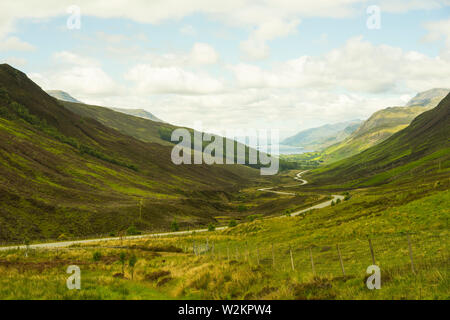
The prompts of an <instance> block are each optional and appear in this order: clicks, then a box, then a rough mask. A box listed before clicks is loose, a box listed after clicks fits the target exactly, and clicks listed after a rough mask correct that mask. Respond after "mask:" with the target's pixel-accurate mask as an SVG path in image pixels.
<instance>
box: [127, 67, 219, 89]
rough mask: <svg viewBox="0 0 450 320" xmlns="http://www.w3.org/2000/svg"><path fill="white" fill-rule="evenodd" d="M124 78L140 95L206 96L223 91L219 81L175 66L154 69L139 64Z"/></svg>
mask: <svg viewBox="0 0 450 320" xmlns="http://www.w3.org/2000/svg"><path fill="white" fill-rule="evenodd" d="M124 77H125V79H126V80H129V81H132V82H134V84H135V86H136V89H137V91H138V92H140V93H141V94H142V93H175V94H206V93H211V92H218V91H221V90H223V84H222V82H221V81H219V80H217V79H215V78H213V77H210V76H209V75H207V74H205V73H198V72H196V73H194V72H190V71H186V70H184V69H183V68H180V67H177V66H171V67H155V66H152V65H148V64H141V65H137V66H135V67H133V68H131V69H130V70H129V71H128V72H127V73H126V74H125V76H124Z"/></svg>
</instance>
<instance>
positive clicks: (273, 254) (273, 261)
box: [272, 243, 275, 268]
mask: <svg viewBox="0 0 450 320" xmlns="http://www.w3.org/2000/svg"><path fill="white" fill-rule="evenodd" d="M272 267H274V268H275V252H274V250H273V243H272Z"/></svg>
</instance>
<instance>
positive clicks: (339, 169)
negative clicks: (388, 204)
mask: <svg viewBox="0 0 450 320" xmlns="http://www.w3.org/2000/svg"><path fill="white" fill-rule="evenodd" d="M449 155H450V94H448V95H447V96H446V97H445V98H444V99H442V101H441V102H439V104H438V105H437V106H436V107H435V108H432V109H430V110H428V111H425V112H423V113H421V114H420V115H419V116H417V117H416V118H415V119H414V120H413V121H412V122H411V124H410V125H409V126H407V127H406V128H404V129H402V130H400V131H398V132H396V133H395V134H393V135H391V136H390V137H389V138H387V139H386V140H384V141H383V142H381V143H379V144H377V145H376V146H373V147H370V148H368V149H367V150H364V151H363V152H361V153H359V154H357V155H354V156H352V157H349V158H346V159H343V160H341V161H338V162H335V163H332V164H329V165H326V166H324V167H321V168H318V169H316V170H314V171H312V172H311V173H310V174H311V176H310V177H311V178H312V179H313V180H314V183H317V184H321V185H322V184H324V183H325V184H326V183H329V184H333V185H336V184H339V183H345V184H346V186H347V187H352V186H353V187H359V186H372V185H378V184H382V183H386V182H392V181H401V180H410V181H413V182H415V183H418V182H419V181H417V178H418V177H419V176H422V177H425V176H426V177H428V176H430V175H442V176H443V177H444V179H445V180H446V179H448V172H449V169H450V167H449ZM414 179H415V180H416V181H414Z"/></svg>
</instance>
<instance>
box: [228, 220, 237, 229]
mask: <svg viewBox="0 0 450 320" xmlns="http://www.w3.org/2000/svg"><path fill="white" fill-rule="evenodd" d="M236 226H237V222H236V220H234V219H232V220H230V222H228V227H229V228H233V227H236Z"/></svg>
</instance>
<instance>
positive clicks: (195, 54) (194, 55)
mask: <svg viewBox="0 0 450 320" xmlns="http://www.w3.org/2000/svg"><path fill="white" fill-rule="evenodd" d="M189 58H190V60H191V61H192V63H194V64H199V65H202V64H214V63H216V62H217V61H218V60H219V55H218V53H217V52H216V50H214V48H213V47H211V46H210V45H209V44H206V43H198V42H197V43H195V44H194V46H193V47H192V50H191V53H190V57H189Z"/></svg>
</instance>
